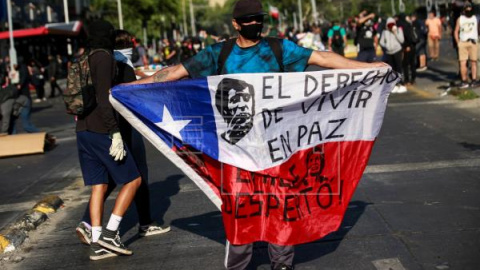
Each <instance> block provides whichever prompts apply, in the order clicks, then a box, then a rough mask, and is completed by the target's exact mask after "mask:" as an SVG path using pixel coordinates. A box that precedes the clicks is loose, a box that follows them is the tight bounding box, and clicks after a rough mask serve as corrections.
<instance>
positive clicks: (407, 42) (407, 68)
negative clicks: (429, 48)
mask: <svg viewBox="0 0 480 270" xmlns="http://www.w3.org/2000/svg"><path fill="white" fill-rule="evenodd" d="M397 26H398V27H399V28H400V29H402V31H403V37H404V42H403V44H402V46H403V59H402V70H403V82H404V83H405V84H406V85H407V86H409V85H412V84H414V83H415V78H416V76H417V67H416V61H415V55H416V53H415V46H416V43H417V41H418V37H417V34H416V33H415V32H414V31H413V27H412V24H411V23H410V22H409V21H408V18H407V16H406V15H405V13H400V14H399V15H398V21H397Z"/></svg>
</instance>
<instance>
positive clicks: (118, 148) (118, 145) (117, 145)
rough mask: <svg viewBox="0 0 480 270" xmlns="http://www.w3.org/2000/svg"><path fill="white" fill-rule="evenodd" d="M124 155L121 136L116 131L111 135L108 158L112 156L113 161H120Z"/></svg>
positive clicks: (125, 153)
mask: <svg viewBox="0 0 480 270" xmlns="http://www.w3.org/2000/svg"><path fill="white" fill-rule="evenodd" d="M126 155H127V151H125V148H124V147H123V140H122V135H120V132H118V131H117V132H115V133H113V134H112V145H111V146H110V156H112V157H113V159H114V160H115V161H121V160H122V159H123V158H124V157H125V156H126Z"/></svg>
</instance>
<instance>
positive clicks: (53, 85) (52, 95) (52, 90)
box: [50, 80, 56, 98]
mask: <svg viewBox="0 0 480 270" xmlns="http://www.w3.org/2000/svg"><path fill="white" fill-rule="evenodd" d="M55 84H56V82H55V80H50V98H54V97H55Z"/></svg>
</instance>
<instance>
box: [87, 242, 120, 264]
mask: <svg viewBox="0 0 480 270" xmlns="http://www.w3.org/2000/svg"><path fill="white" fill-rule="evenodd" d="M117 256H118V255H117V254H115V253H113V252H111V251H110V250H108V249H106V248H104V247H102V246H100V245H99V244H98V243H92V245H91V246H90V260H92V261H98V260H102V259H106V258H111V257H117Z"/></svg>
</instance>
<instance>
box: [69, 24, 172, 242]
mask: <svg viewBox="0 0 480 270" xmlns="http://www.w3.org/2000/svg"><path fill="white" fill-rule="evenodd" d="M132 48H133V41H132V36H131V35H130V33H128V32H127V31H125V30H115V48H114V49H115V50H114V58H115V60H116V69H117V72H116V76H115V80H114V84H115V85H117V84H120V83H125V82H131V81H135V80H136V77H135V71H134V70H133V65H132V62H131V57H132ZM117 119H118V126H119V129H120V133H121V134H122V139H123V141H124V142H125V144H126V147H127V148H128V149H129V150H130V152H131V154H132V156H133V159H134V160H135V164H136V165H137V168H138V170H139V172H140V175H141V177H142V183H141V185H140V187H139V188H138V190H137V193H136V194H135V198H134V202H135V205H136V207H135V209H136V211H137V213H138V223H139V228H138V234H139V236H140V237H143V236H151V235H157V234H161V233H166V232H168V231H170V227H164V228H162V227H160V226H159V225H158V223H157V222H156V221H154V220H153V219H152V218H151V216H150V192H149V188H148V166H147V157H146V153H145V145H144V143H143V137H142V135H141V134H140V133H139V132H138V131H137V130H136V129H134V128H132V126H131V125H130V124H129V123H128V122H127V121H126V120H125V119H124V118H123V117H122V116H120V115H118V118H117ZM115 187H116V184H115V183H114V182H113V181H109V182H108V188H107V191H106V193H105V196H104V199H106V198H107V197H108V196H109V195H110V194H111V192H112V191H113V190H114V189H115ZM90 224H91V218H90V211H89V209H88V207H87V209H86V210H85V213H84V215H83V218H82V221H81V222H80V223H79V225H78V226H77V228H76V231H77V235H78V236H79V238H80V241H82V242H83V243H87V244H88V243H91V238H92V236H91V234H92V231H91V225H90Z"/></svg>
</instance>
